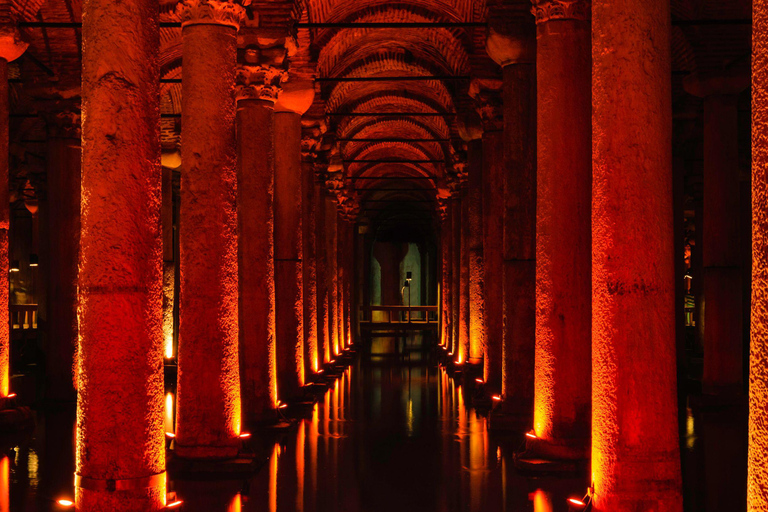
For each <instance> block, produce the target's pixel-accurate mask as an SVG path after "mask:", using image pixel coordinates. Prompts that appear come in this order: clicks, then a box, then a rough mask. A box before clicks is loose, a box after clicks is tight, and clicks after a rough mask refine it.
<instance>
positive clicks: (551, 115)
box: [529, 0, 592, 458]
mask: <svg viewBox="0 0 768 512" xmlns="http://www.w3.org/2000/svg"><path fill="white" fill-rule="evenodd" d="M533 3H534V10H535V14H536V41H537V46H536V54H537V55H536V69H537V87H538V96H537V102H538V107H537V117H538V122H537V125H538V129H537V147H538V166H537V176H536V178H537V179H536V182H537V195H536V201H537V203H536V371H535V391H534V413H533V414H534V418H533V425H534V433H535V434H536V436H537V437H538V439H535V440H532V442H531V443H529V445H531V448H533V451H534V452H536V451H542V452H544V453H547V455H549V456H552V457H557V458H586V457H587V456H588V449H589V437H590V430H589V429H590V413H591V380H590V375H591V356H590V354H591V308H590V304H591V301H590V297H591V295H590V294H591V283H590V268H591V253H590V247H591V245H590V225H591V219H590V204H591V174H592V147H591V136H590V135H591V132H590V126H591V123H592V120H591V83H590V80H591V55H590V22H589V11H590V6H589V1H579V2H562V1H560V0H555V1H552V0H536V1H534V2H533ZM544 444H546V445H548V446H546V447H545V446H543V445H544ZM537 448H538V450H537Z"/></svg>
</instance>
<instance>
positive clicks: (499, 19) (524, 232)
mask: <svg viewBox="0 0 768 512" xmlns="http://www.w3.org/2000/svg"><path fill="white" fill-rule="evenodd" d="M492 19H493V22H492V23H491V24H490V25H489V33H488V37H487V40H486V50H487V51H488V55H489V56H491V58H493V59H494V61H495V62H496V63H497V64H499V65H500V66H501V67H502V81H503V85H502V96H503V102H502V103H503V109H504V113H503V117H504V141H503V145H504V167H505V170H504V176H503V179H502V182H503V194H504V199H503V200H504V205H503V225H504V227H503V229H504V235H503V257H504V271H503V275H504V279H503V287H504V289H503V301H504V303H503V317H504V332H503V342H502V353H503V357H502V383H501V395H502V397H503V402H502V407H501V411H500V412H502V413H504V414H503V416H506V415H510V418H514V417H516V418H518V421H516V422H515V423H517V425H514V426H517V427H521V426H522V425H523V424H526V425H527V426H529V423H528V422H529V421H530V418H531V417H532V414H533V394H534V354H535V344H536V64H535V62H536V40H535V35H536V34H535V33H536V29H535V19H534V17H533V16H532V15H531V14H530V11H529V10H528V9H526V8H525V6H517V7H516V6H510V7H507V8H501V9H499V8H497V9H495V10H494V11H493V15H492ZM496 419H497V421H493V422H492V426H493V427H494V428H497V427H499V426H504V425H505V424H506V425H507V426H513V425H512V424H509V423H508V422H505V421H499V420H500V419H501V418H500V416H499V415H498V414H497V415H496Z"/></svg>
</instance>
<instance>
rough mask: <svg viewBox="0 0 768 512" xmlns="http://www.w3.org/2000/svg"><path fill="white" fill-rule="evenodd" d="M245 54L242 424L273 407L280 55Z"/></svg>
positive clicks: (241, 104)
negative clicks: (267, 58)
mask: <svg viewBox="0 0 768 512" xmlns="http://www.w3.org/2000/svg"><path fill="white" fill-rule="evenodd" d="M258 53H259V52H257V51H256V50H246V51H245V55H244V60H245V63H244V65H242V66H239V67H238V69H237V73H236V80H237V151H238V160H237V206H238V217H237V221H238V227H239V238H238V272H239V281H238V289H239V297H238V299H239V302H238V305H239V307H238V317H239V326H240V328H239V348H240V387H241V391H240V392H241V395H242V402H243V418H244V420H245V421H246V423H247V424H251V423H255V422H258V421H262V420H264V419H267V418H268V417H270V416H272V415H273V412H274V411H275V409H276V407H277V372H276V362H275V357H276V356H275V281H274V274H275V262H274V241H273V238H272V237H273V228H274V213H273V210H272V202H273V193H274V148H273V135H274V117H275V114H274V105H275V100H276V99H277V94H278V92H279V89H280V84H281V83H282V81H283V80H284V79H285V77H286V74H285V71H284V70H283V69H282V68H281V64H282V55H281V54H280V52H273V53H274V54H275V57H277V58H276V59H273V60H270V61H268V62H260V61H261V60H262V59H259V58H258V57H259V55H258Z"/></svg>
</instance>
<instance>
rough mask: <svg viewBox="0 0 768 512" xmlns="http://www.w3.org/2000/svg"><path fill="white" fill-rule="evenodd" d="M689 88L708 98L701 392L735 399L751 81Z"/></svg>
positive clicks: (726, 79) (722, 80)
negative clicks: (743, 158) (743, 98)
mask: <svg viewBox="0 0 768 512" xmlns="http://www.w3.org/2000/svg"><path fill="white" fill-rule="evenodd" d="M685 86H686V87H685V89H686V91H687V92H689V93H690V94H693V95H695V96H699V97H702V98H704V204H703V206H704V222H703V227H704V236H703V243H702V258H703V261H702V264H703V271H704V275H703V291H704V297H703V298H704V300H703V304H702V308H703V324H704V325H703V327H704V340H703V341H704V374H703V378H702V391H703V392H704V393H707V394H713V395H729V396H737V395H740V394H742V390H743V364H744V363H743V349H742V346H743V337H742V323H743V318H742V281H741V244H740V243H739V238H740V237H739V230H740V221H741V216H740V210H741V209H740V200H739V197H740V189H739V188H740V173H739V137H738V132H739V126H738V121H739V105H738V101H739V93H740V92H741V91H743V90H745V89H746V88H747V87H749V79H748V77H747V76H746V74H744V76H739V74H738V73H733V74H732V75H729V76H718V75H712V76H706V77H703V76H691V77H686V81H685Z"/></svg>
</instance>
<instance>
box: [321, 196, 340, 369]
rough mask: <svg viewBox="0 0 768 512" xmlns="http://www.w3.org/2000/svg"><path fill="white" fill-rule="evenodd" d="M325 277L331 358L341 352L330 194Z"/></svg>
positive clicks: (333, 207)
mask: <svg viewBox="0 0 768 512" xmlns="http://www.w3.org/2000/svg"><path fill="white" fill-rule="evenodd" d="M324 213H325V230H324V233H323V237H324V240H325V257H326V260H325V264H326V266H325V277H326V287H327V292H328V293H327V297H328V309H327V315H328V316H327V318H328V344H329V358H330V359H334V358H335V357H336V356H337V355H338V354H339V328H338V325H339V322H338V318H339V310H338V299H337V297H338V290H337V285H338V280H337V277H338V274H337V271H336V217H337V213H336V201H335V200H334V199H333V196H331V195H330V194H326V195H325V212H324Z"/></svg>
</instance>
